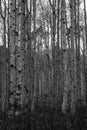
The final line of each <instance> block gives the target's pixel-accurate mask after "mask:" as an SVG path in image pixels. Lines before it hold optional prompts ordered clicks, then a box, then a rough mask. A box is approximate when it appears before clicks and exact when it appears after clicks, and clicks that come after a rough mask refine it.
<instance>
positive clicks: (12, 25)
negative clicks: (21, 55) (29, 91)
mask: <svg viewBox="0 0 87 130" xmlns="http://www.w3.org/2000/svg"><path fill="white" fill-rule="evenodd" d="M15 5H16V1H15V0H11V2H10V23H9V24H10V25H9V26H10V28H9V33H10V35H9V40H10V41H9V42H10V88H9V89H10V90H9V107H10V108H9V114H13V113H14V102H15V91H16V82H15V81H16V76H15V74H16V73H15V72H16V66H15V11H16V6H15Z"/></svg>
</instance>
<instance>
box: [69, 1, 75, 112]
mask: <svg viewBox="0 0 87 130" xmlns="http://www.w3.org/2000/svg"><path fill="white" fill-rule="evenodd" d="M70 10H71V112H72V113H74V112H75V89H76V88H75V87H76V86H75V51H74V49H75V47H74V45H75V41H74V16H75V15H74V1H73V0H71V1H70Z"/></svg>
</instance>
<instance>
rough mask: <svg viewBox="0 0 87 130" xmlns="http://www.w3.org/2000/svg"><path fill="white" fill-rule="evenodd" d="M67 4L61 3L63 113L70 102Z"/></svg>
mask: <svg viewBox="0 0 87 130" xmlns="http://www.w3.org/2000/svg"><path fill="white" fill-rule="evenodd" d="M65 15H66V3H65V1H64V0H62V1H61V20H62V21H61V22H62V25H61V29H62V36H61V37H62V45H63V76H64V92H63V104H62V112H63V113H65V112H66V109H67V101H68V77H67V43H66V20H65Z"/></svg>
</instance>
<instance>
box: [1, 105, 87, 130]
mask: <svg viewBox="0 0 87 130" xmlns="http://www.w3.org/2000/svg"><path fill="white" fill-rule="evenodd" d="M86 113H87V112H86V109H85V108H83V107H82V108H79V109H78V111H77V112H76V114H75V115H74V116H72V115H71V114H70V113H69V112H68V113H67V114H63V113H62V112H61V110H55V109H53V110H52V109H50V108H45V109H42V108H38V109H37V110H35V112H33V113H30V112H29V113H28V114H27V115H22V116H19V117H14V118H9V119H8V118H6V115H5V114H1V116H0V130H87V114H86Z"/></svg>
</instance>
